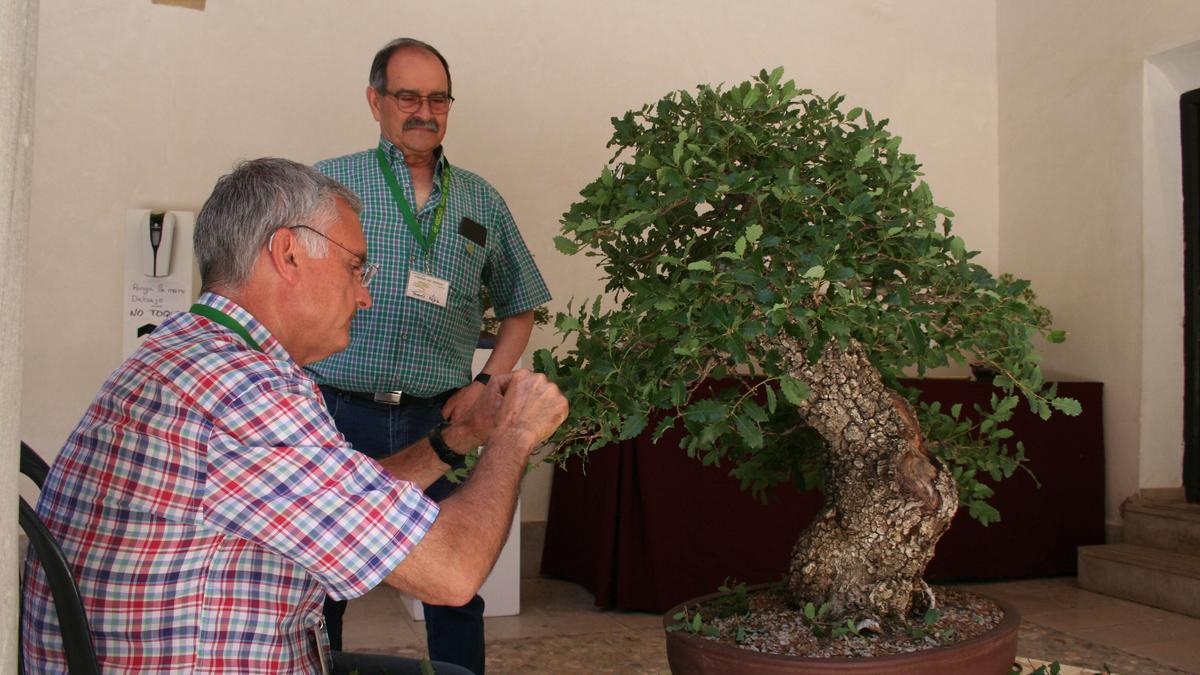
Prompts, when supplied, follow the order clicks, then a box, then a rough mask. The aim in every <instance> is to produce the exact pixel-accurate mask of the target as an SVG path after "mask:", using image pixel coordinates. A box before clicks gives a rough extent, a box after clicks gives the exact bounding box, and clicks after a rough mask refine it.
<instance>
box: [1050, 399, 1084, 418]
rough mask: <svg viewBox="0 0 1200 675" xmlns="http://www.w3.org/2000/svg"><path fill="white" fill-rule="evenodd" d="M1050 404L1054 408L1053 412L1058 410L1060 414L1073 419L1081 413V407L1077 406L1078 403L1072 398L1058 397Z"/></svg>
mask: <svg viewBox="0 0 1200 675" xmlns="http://www.w3.org/2000/svg"><path fill="white" fill-rule="evenodd" d="M1050 403H1051V404H1052V405H1053V406H1054V409H1055V410H1058V411H1059V412H1061V413H1062V414H1064V415H1068V416H1070V417H1075V416H1076V415H1078V414H1079V413H1081V412H1083V406H1081V405H1079V401H1077V400H1075V399H1073V398H1066V397H1064V396H1059V397H1057V398H1055V399H1054V400H1052V401H1051V402H1050Z"/></svg>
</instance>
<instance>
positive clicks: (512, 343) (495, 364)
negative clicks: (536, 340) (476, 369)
mask: <svg viewBox="0 0 1200 675" xmlns="http://www.w3.org/2000/svg"><path fill="white" fill-rule="evenodd" d="M532 333H533V310H532V309H531V310H529V311H528V312H522V313H520V314H514V315H513V316H510V317H507V318H504V319H501V321H500V329H499V330H498V331H497V333H496V346H495V347H494V348H492V355H491V356H489V357H488V360H487V363H485V364H484V365H483V372H485V373H488V374H491V375H494V374H496V373H507V372H508V371H510V370H512V369H513V366H515V365H517V361H520V360H521V354H524V353H525V347H526V345H528V344H529V336H530V335H531V334H532Z"/></svg>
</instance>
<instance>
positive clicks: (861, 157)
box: [854, 145, 875, 168]
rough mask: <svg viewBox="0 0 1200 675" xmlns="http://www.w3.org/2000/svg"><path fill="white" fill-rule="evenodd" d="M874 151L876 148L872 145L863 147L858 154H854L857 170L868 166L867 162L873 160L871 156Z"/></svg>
mask: <svg viewBox="0 0 1200 675" xmlns="http://www.w3.org/2000/svg"><path fill="white" fill-rule="evenodd" d="M874 151H875V148H874V147H872V146H870V145H864V146H862V148H860V149H859V151H858V152H856V153H854V166H855V167H856V168H857V167H860V166H862V165H863V164H866V163H867V160H869V159H871V154H872V153H873V152H874Z"/></svg>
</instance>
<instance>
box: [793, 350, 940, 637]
mask: <svg viewBox="0 0 1200 675" xmlns="http://www.w3.org/2000/svg"><path fill="white" fill-rule="evenodd" d="M774 346H775V347H776V348H778V349H780V353H781V354H782V355H783V356H784V357H785V359H787V363H789V364H790V370H791V371H792V373H793V375H795V376H796V377H799V378H802V379H803V380H804V381H805V382H807V383H808V385H809V388H810V390H811V393H810V395H809V397H808V399H807V400H806V401H805V402H804V404H803V405H802V406H801V407H800V412H801V414H802V415H803V416H804V417H805V420H806V421H807V422H808V423H809V424H810V425H811V426H812V427H813V428H814V429H816V430H817V431H818V432H819V433H820V434H821V435H822V436H823V437H824V438H825V440H826V442H827V443H828V455H827V457H826V462H825V488H824V489H825V504H824V506H823V507H822V511H821V513H820V514H819V515H818V516H817V518H816V519H815V520H814V521H813V523H812V524H811V525H810V526H809V528H808V529H807V530H805V532H804V533H803V534H802V535H801V537H800V540H799V541H798V542H797V544H796V547H795V549H793V552H792V559H791V563H790V567H789V571H788V581H787V590H788V594H789V596H790V597H791V598H792V600H793V601H794V602H796V603H797V604H798V605H803V604H804V603H807V602H812V603H814V604H815V605H818V606H819V605H821V604H823V603H825V602H828V603H830V612H829V615H828V616H829V618H830V619H833V620H835V621H844V620H845V619H847V618H852V619H856V620H859V619H868V618H869V619H875V620H878V621H888V620H897V619H905V618H908V617H910V616H911V615H912V613H913V612H914V611H923V610H924V609H925V608H926V607H927V606H929V605H930V603H931V602H932V595H931V594H930V593H929V590H928V587H927V586H926V585H925V582H924V580H923V579H922V577H923V575H924V572H925V566H926V565H927V564H928V563H929V560H930V559H931V558H932V557H933V551H934V546H935V545H936V544H937V541H938V539H939V538H940V537H941V536H942V533H944V532H945V531H946V528H947V527H949V525H950V519H951V518H952V517H953V516H954V512H955V510H956V509H957V508H958V496H957V492H956V488H955V484H954V479H953V477H952V476H951V475H950V472H949V471H948V470H947V469H946V468H945V466H944V465H942V464H941V463H939V462H937V461H936V460H933V459H931V458H930V456H929V453H928V452H927V450H926V448H925V443H924V438H923V436H922V435H921V431H920V428H919V426H918V425H917V420H916V416H915V415H914V414H913V410H912V408H911V406H910V405H909V404H908V402H907V401H906V400H904V398H903V397H901V396H900V395H899V394H897V393H896V392H894V391H892V390H891V389H888V388H887V387H885V386H884V385H883V383H882V382H881V381H880V377H879V371H878V370H876V368H875V367H874V366H873V365H871V363H870V361H869V360H868V359H867V356H866V353H865V352H864V350H863V348H862V347H861V346H860V345H858V344H857V343H853V342H852V343H851V344H850V345H849V346H848V347H847V348H846V349H845V350H843V349H841V348H839V347H838V345H837V344H836V343H831V344H830V345H829V346H827V347H826V349H825V350H824V352H823V353H822V355H821V358H820V359H819V360H818V361H817V363H816V364H815V365H813V364H807V363H805V359H804V358H803V351H802V346H801V345H800V344H798V343H794V342H793V343H786V342H784V343H781V342H776V343H774Z"/></svg>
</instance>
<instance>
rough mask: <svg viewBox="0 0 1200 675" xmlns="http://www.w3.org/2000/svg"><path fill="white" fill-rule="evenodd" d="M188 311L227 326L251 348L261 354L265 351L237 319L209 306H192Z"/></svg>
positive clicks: (198, 304) (197, 304)
mask: <svg viewBox="0 0 1200 675" xmlns="http://www.w3.org/2000/svg"><path fill="white" fill-rule="evenodd" d="M188 311H189V312H191V313H192V314H199V315H200V316H202V317H204V318H206V319H212V320H213V321H216V322H217V323H219V324H221V325H222V326H225V327H226V328H228V329H229V330H231V331H233V332H235V333H237V334H238V335H239V336H241V338H242V339H243V340H245V341H246V344H248V345H250V346H251V347H253V348H255V349H257V350H258V351H260V352H261V351H262V350H263V348H262V347H259V346H258V341H256V340H255V339H254V338H252V337H250V331H248V330H246V327H245V326H243V325H242V324H240V323H238V322H237V319H234V318H233V317H232V316H229V315H228V314H226V313H225V312H222V311H221V310H219V309H216V308H214V307H209V306H208V305H201V304H200V303H196V304H194V305H192V306H191V307H190V308H189V309H188ZM264 353H265V352H264Z"/></svg>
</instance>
